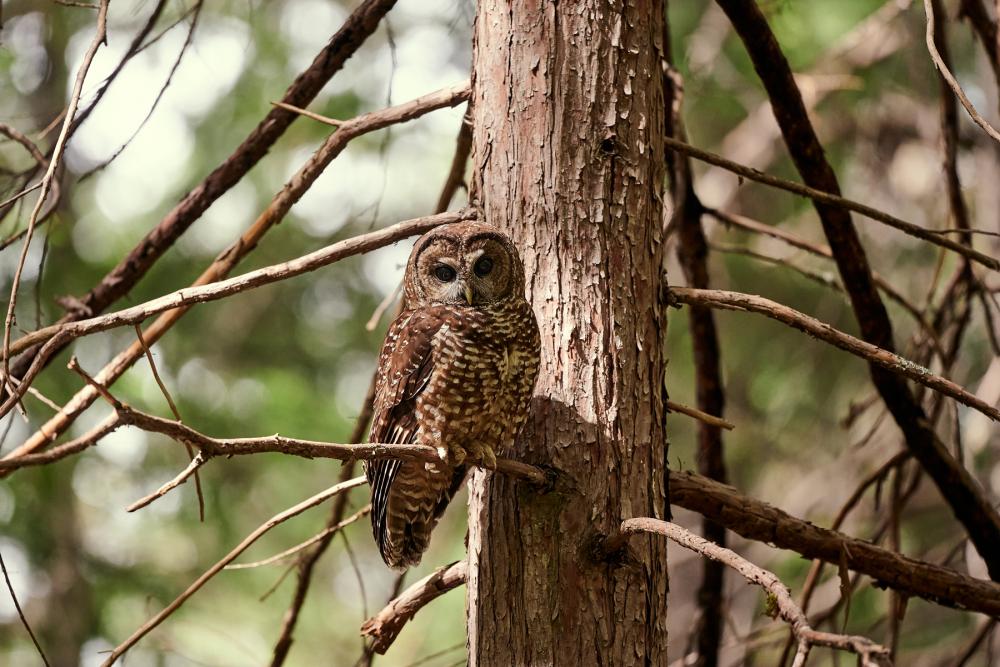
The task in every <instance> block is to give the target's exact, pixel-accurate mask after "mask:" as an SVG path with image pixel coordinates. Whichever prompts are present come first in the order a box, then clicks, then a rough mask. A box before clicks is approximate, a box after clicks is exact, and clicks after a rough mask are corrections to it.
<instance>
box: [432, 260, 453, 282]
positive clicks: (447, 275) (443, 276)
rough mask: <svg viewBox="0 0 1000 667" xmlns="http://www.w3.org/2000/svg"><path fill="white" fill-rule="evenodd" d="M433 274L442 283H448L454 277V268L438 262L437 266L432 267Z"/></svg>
mask: <svg viewBox="0 0 1000 667" xmlns="http://www.w3.org/2000/svg"><path fill="white" fill-rule="evenodd" d="M434 275H435V276H436V277H437V279H438V280H440V281H441V282H443V283H450V282H451V281H452V280H454V279H455V275H456V274H455V269H453V268H451V267H450V266H448V265H447V264H439V265H438V266H437V268H435V269H434Z"/></svg>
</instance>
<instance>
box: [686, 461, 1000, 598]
mask: <svg viewBox="0 0 1000 667" xmlns="http://www.w3.org/2000/svg"><path fill="white" fill-rule="evenodd" d="M670 502H671V503H673V504H674V505H677V506H678V507H683V508H685V509H688V510H691V511H692V512H697V513H698V514H701V515H702V516H707V517H710V518H711V519H712V520H713V521H716V522H718V523H720V524H722V525H724V526H725V527H726V528H728V529H729V530H731V531H733V532H734V533H736V534H737V535H741V536H742V537H745V538H746V539H748V540H754V541H757V542H763V543H765V544H771V545H773V546H775V547H777V548H779V549H788V550H790V551H794V552H796V553H799V554H801V555H803V556H805V557H806V558H819V559H821V560H823V561H825V562H827V563H832V564H833V565H835V566H839V565H840V564H841V563H846V565H847V567H848V568H849V569H851V570H854V571H855V572H859V573H861V574H864V575H867V576H869V577H871V578H872V579H873V580H874V582H875V585H876V586H879V587H889V588H893V589H895V590H898V591H900V592H902V593H905V594H907V595H909V596H911V597H920V598H923V599H925V600H929V601H931V602H935V603H937V604H941V605H944V606H948V607H956V608H959V609H967V610H969V611H976V612H979V613H983V614H988V615H990V616H997V615H1000V584H997V583H994V582H992V581H984V580H981V579H975V578H973V577H970V576H968V575H964V574H960V573H958V572H956V571H955V570H952V569H950V568H946V567H941V566H939V565H933V564H931V563H925V562H923V561H919V560H916V559H914V558H909V557H907V556H904V555H902V554H898V553H895V552H893V551H890V550H888V549H883V548H882V547H879V546H876V545H875V544H872V543H871V542H867V541H865V540H859V539H855V538H853V537H848V536H846V535H844V534H842V533H839V532H837V531H835V530H830V529H828V528H820V527H819V526H815V525H813V524H812V523H810V522H808V521H803V520H802V519H799V518H797V517H793V516H791V515H789V514H787V513H786V512H784V511H782V510H780V509H778V508H776V507H773V506H771V505H768V504H767V503H765V502H762V501H760V500H757V499H755V498H751V497H749V496H744V495H742V494H740V493H739V492H738V491H737V490H736V489H734V488H733V487H731V486H727V485H725V484H720V483H718V482H715V481H713V480H710V479H707V478H705V477H702V476H701V475H696V474H694V473H691V472H673V471H672V472H671V473H670Z"/></svg>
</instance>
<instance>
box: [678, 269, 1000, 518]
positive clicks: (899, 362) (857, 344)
mask: <svg viewBox="0 0 1000 667" xmlns="http://www.w3.org/2000/svg"><path fill="white" fill-rule="evenodd" d="M670 294H671V295H672V298H673V299H674V300H675V301H676V302H677V303H684V304H688V305H699V306H708V307H711V308H723V309H725V310H739V311H746V312H751V313H758V314H760V315H765V316H767V317H770V318H771V319H773V320H777V321H779V322H782V323H784V324H787V325H788V326H790V327H792V328H794V329H798V330H799V331H802V332H804V333H807V334H809V335H810V336H813V337H814V338H818V339H819V340H822V341H825V342H827V343H830V344H831V345H834V346H835V347H838V348H840V349H842V350H845V351H847V352H850V353H851V354H853V355H855V356H858V357H861V358H862V359H865V360H867V361H868V362H870V363H873V364H877V365H879V366H881V367H882V368H885V369H887V370H889V371H892V372H893V373H898V374H899V375H902V376H904V377H907V378H909V379H911V380H913V381H915V382H919V383H920V384H922V385H924V386H926V387H929V388H931V389H933V390H935V391H937V392H940V393H942V394H944V395H946V396H950V397H951V398H953V399H955V400H956V401H958V402H960V403H963V404H965V405H967V406H969V407H971V408H974V409H976V410H978V411H979V412H982V413H983V414H984V415H986V416H987V417H989V418H990V419H992V420H993V421H1000V410H998V409H997V408H995V407H994V406H992V405H989V404H988V403H986V402H985V401H983V400H982V399H980V398H979V397H978V396H975V395H974V394H971V393H969V392H968V391H966V390H965V389H963V388H962V387H960V386H959V385H957V384H955V383H954V382H952V381H951V380H948V379H946V378H943V377H941V376H940V375H935V374H934V373H932V372H931V371H930V370H928V369H927V368H924V367H923V366H920V365H918V364H915V363H914V362H912V361H910V360H908V359H904V358H903V357H900V356H899V355H897V354H895V353H893V352H889V351H888V350H884V349H882V348H880V347H878V346H876V345H872V344H871V343H867V342H865V341H863V340H860V339H858V338H855V337H854V336H851V335H849V334H846V333H844V332H842V331H839V330H837V329H834V328H833V327H831V326H830V325H829V324H826V323H824V322H820V321H819V320H817V319H815V318H813V317H810V316H808V315H806V314H804V313H800V312H799V311H797V310H795V309H793V308H789V307H788V306H784V305H782V304H780V303H777V302H775V301H771V300H770V299H765V298H764V297H760V296H755V295H752V294H741V293H739V292H727V291H724V290H697V289H691V288H689V287H671V288H670ZM966 474H968V473H966ZM970 482H971V483H975V482H974V481H972V480H971V478H970ZM986 507H989V505H988V503H987V505H986Z"/></svg>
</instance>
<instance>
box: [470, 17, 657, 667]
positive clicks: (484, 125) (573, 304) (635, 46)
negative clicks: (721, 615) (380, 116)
mask: <svg viewBox="0 0 1000 667" xmlns="http://www.w3.org/2000/svg"><path fill="white" fill-rule="evenodd" d="M635 4H636V6H630V7H628V8H626V9H624V10H622V9H612V7H611V6H609V5H608V4H606V3H603V2H597V1H596V0H587V1H581V2H574V3H567V4H558V5H557V4H556V3H543V4H542V6H541V7H539V6H538V3H532V2H525V1H514V2H511V1H510V0H485V1H483V2H481V3H480V4H479V10H478V11H479V13H478V16H477V19H476V27H475V56H474V59H475V64H474V95H473V109H474V117H475V121H474V149H473V151H474V157H473V172H474V177H473V181H474V182H473V197H474V199H475V200H476V201H477V203H478V205H480V206H481V207H482V211H483V214H484V216H485V219H486V220H488V221H489V222H492V223H494V224H496V225H498V226H500V227H502V228H504V229H506V230H507V231H508V232H510V233H511V235H512V236H513V238H514V240H515V242H516V244H517V245H518V247H519V248H520V249H521V252H522V254H523V257H524V261H525V267H526V273H527V276H528V292H529V299H530V300H531V301H532V304H533V305H534V308H535V313H536V315H537V316H538V319H539V325H540V327H541V330H542V366H541V372H540V376H539V380H538V385H537V387H536V391H535V394H536V398H535V400H534V403H533V408H532V411H533V416H532V419H531V420H530V421H529V424H528V427H527V428H526V430H525V433H524V434H523V437H522V438H521V441H520V442H519V443H518V449H519V451H518V452H517V457H518V458H523V459H524V460H526V461H528V462H530V463H536V464H542V465H551V466H553V467H555V468H556V469H558V470H559V471H561V473H562V474H561V475H560V481H559V483H558V484H557V487H556V490H555V491H553V492H551V493H548V494H544V495H540V494H538V493H536V492H534V491H532V490H529V489H525V488H519V487H518V485H517V483H516V482H512V481H511V480H510V479H505V478H504V477H503V476H491V475H488V474H483V473H477V475H476V477H475V478H474V480H473V482H472V493H471V495H470V509H469V526H470V527H469V585H468V612H469V613H468V618H469V626H468V630H469V649H470V664H471V665H510V664H518V665H574V666H579V665H594V664H602V665H634V664H663V663H664V662H665V661H666V611H667V599H666V596H667V569H666V547H665V544H664V542H662V541H660V540H655V539H652V538H649V537H638V538H635V539H633V540H631V541H630V550H629V553H628V554H627V555H625V556H624V557H623V558H622V559H619V562H607V561H602V559H601V558H600V557H599V556H595V553H596V552H595V549H594V546H595V544H597V543H599V542H598V540H599V539H600V537H601V536H604V535H608V534H610V533H612V532H613V531H614V530H615V529H616V527H617V525H618V524H619V522H620V521H621V519H623V518H628V517H632V516H656V517H662V516H663V515H664V512H665V508H666V495H665V475H666V471H665V466H666V438H665V433H664V426H663V416H664V412H663V403H662V396H661V393H662V392H661V388H662V382H663V380H662V378H663V359H662V354H661V350H662V349H663V342H664V335H665V327H664V325H665V315H664V313H663V312H662V310H661V308H660V305H659V299H658V295H659V292H660V289H661V287H662V285H661V278H660V275H661V272H660V267H661V260H662V243H661V226H662V213H663V199H662V192H663V178H664V166H663V143H662V137H663V131H664V126H663V122H664V121H663V112H664V110H663V90H662V83H661V75H660V72H661V57H662V44H661V29H662V20H663V17H662V7H661V6H660V4H659V3H635Z"/></svg>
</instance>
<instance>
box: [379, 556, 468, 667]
mask: <svg viewBox="0 0 1000 667" xmlns="http://www.w3.org/2000/svg"><path fill="white" fill-rule="evenodd" d="M467 572H468V569H467V563H466V561H464V560H460V561H458V562H457V563H452V564H451V565H446V566H444V567H439V568H438V569H436V570H434V572H431V573H430V574H429V575H427V576H426V577H424V578H423V579H421V580H420V581H418V582H416V583H415V584H413V585H411V586H410V587H409V588H407V589H406V590H405V591H403V593H402V595H400V596H399V597H397V598H396V599H394V600H392V601H390V602H389V604H387V605H386V606H385V608H383V609H382V611H380V612H378V613H377V614H375V615H374V616H372V617H371V618H369V619H368V620H367V621H365V623H364V625H362V626H361V634H362V635H364V636H366V637H371V638H372V650H374V651H375V652H376V653H378V654H379V655H383V654H384V653H385V652H386V651H387V650H388V649H389V647H390V646H392V643H393V642H394V641H396V637H397V636H399V633H400V631H401V630H402V629H403V626H404V625H406V623H407V622H408V621H409V620H410V619H411V618H413V617H414V616H415V615H416V614H417V612H418V611H420V610H421V609H422V608H423V607H425V606H426V605H427V604H428V603H430V602H431V601H433V600H436V599H437V598H439V597H441V596H442V595H444V594H445V593H447V592H448V591H450V590H452V589H453V588H458V587H459V586H461V585H462V584H464V583H465V578H466V575H467Z"/></svg>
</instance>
